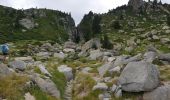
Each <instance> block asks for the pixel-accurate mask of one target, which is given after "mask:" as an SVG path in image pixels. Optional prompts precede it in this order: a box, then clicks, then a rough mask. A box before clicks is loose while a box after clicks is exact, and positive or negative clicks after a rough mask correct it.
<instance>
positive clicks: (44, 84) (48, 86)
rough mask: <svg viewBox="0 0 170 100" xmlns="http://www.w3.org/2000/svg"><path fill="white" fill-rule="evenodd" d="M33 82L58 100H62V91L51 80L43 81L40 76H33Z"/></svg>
mask: <svg viewBox="0 0 170 100" xmlns="http://www.w3.org/2000/svg"><path fill="white" fill-rule="evenodd" d="M31 78H32V80H33V81H34V82H35V83H36V84H37V85H38V87H40V89H41V90H42V91H44V92H46V93H48V94H49V95H51V96H54V97H55V98H57V99H60V91H59V90H58V88H57V87H56V85H55V84H54V82H53V81H51V80H50V79H43V78H41V77H40V76H39V75H37V74H36V75H33V76H32V77H31Z"/></svg>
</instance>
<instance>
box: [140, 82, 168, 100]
mask: <svg viewBox="0 0 170 100" xmlns="http://www.w3.org/2000/svg"><path fill="white" fill-rule="evenodd" d="M143 100H170V85H165V86H161V87H158V88H156V89H155V90H153V91H151V92H146V93H144V95H143Z"/></svg>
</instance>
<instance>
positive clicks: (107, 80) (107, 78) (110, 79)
mask: <svg viewBox="0 0 170 100" xmlns="http://www.w3.org/2000/svg"><path fill="white" fill-rule="evenodd" d="M103 80H104V82H106V83H108V82H112V78H111V77H104V78H103Z"/></svg>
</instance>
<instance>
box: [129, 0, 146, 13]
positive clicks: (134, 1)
mask: <svg viewBox="0 0 170 100" xmlns="http://www.w3.org/2000/svg"><path fill="white" fill-rule="evenodd" d="M143 4H144V1H143V0H129V2H128V6H132V7H133V10H134V11H138V10H139V8H140V7H141V6H142V5H143Z"/></svg>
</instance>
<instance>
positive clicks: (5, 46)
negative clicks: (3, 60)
mask: <svg viewBox="0 0 170 100" xmlns="http://www.w3.org/2000/svg"><path fill="white" fill-rule="evenodd" d="M8 51H9V47H8V46H7V45H3V46H2V52H3V53H8Z"/></svg>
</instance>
